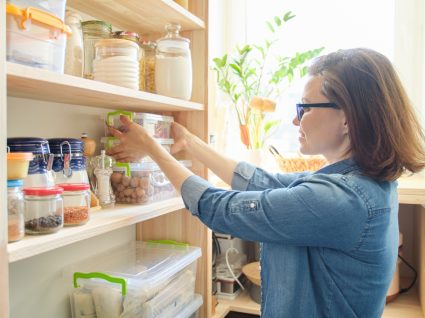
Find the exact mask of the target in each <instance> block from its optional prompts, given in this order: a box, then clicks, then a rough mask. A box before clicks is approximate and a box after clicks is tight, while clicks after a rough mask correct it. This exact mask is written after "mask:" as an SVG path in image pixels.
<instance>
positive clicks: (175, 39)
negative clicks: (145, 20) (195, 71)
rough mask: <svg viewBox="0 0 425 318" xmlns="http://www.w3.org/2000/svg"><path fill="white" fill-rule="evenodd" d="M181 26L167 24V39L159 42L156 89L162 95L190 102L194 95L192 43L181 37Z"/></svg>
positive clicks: (164, 38)
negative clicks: (190, 45)
mask: <svg viewBox="0 0 425 318" xmlns="http://www.w3.org/2000/svg"><path fill="white" fill-rule="evenodd" d="M180 28H181V27H180V25H179V24H167V25H166V26H165V30H166V32H167V34H166V35H165V37H163V38H161V39H159V40H158V41H157V49H156V62H155V88H156V92H157V93H158V94H161V95H165V96H170V97H175V98H180V99H184V100H189V99H190V97H191V95H192V58H191V53H190V47H189V44H190V41H189V39H186V38H184V37H181V36H180V34H179V32H180Z"/></svg>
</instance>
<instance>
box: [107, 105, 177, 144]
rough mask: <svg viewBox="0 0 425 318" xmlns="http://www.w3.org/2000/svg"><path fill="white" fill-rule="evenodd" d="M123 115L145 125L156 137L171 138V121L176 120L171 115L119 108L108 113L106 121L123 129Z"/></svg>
mask: <svg viewBox="0 0 425 318" xmlns="http://www.w3.org/2000/svg"><path fill="white" fill-rule="evenodd" d="M121 115H124V116H127V117H129V118H130V120H132V121H134V122H135V123H137V124H139V125H140V126H143V128H145V129H146V130H147V131H148V132H149V133H150V135H151V136H152V137H154V138H159V139H170V137H171V123H172V122H173V121H174V118H173V117H171V116H162V115H157V114H150V113H134V112H128V111H122V110H117V111H114V112H109V113H108V114H107V115H106V123H107V124H108V125H109V126H112V127H114V128H115V129H118V130H122V126H121V125H122V124H121V121H120V116H121Z"/></svg>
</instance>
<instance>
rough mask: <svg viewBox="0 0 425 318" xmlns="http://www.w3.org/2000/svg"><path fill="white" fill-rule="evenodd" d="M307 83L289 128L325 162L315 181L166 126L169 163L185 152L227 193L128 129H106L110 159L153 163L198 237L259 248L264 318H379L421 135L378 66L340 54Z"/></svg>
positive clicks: (380, 60) (320, 64)
mask: <svg viewBox="0 0 425 318" xmlns="http://www.w3.org/2000/svg"><path fill="white" fill-rule="evenodd" d="M309 75H310V78H309V80H308V82H307V84H306V85H305V88H304V92H303V98H302V104H297V107H296V109H297V116H296V117H295V118H294V120H293V123H294V124H295V125H296V126H299V142H300V151H301V152H302V153H303V154H322V155H323V156H324V157H325V158H326V160H327V161H328V165H327V166H325V167H324V168H322V169H320V170H319V171H317V172H314V173H291V174H270V173H267V172H266V171H264V170H262V169H260V168H257V167H254V166H252V165H250V164H248V163H245V162H239V163H238V162H236V161H233V160H230V159H228V158H226V157H225V156H223V155H222V154H220V153H217V152H215V151H214V150H213V149H211V148H209V147H208V145H206V144H205V143H204V142H202V141H201V140H200V139H198V138H197V137H195V136H194V135H192V134H190V133H189V132H188V131H187V130H186V129H185V128H184V127H182V126H180V125H179V124H173V127H172V130H173V136H174V139H175V141H176V144H175V145H174V147H173V152H177V151H180V150H183V149H184V150H186V151H188V152H189V153H190V154H191V155H192V156H193V157H194V158H196V159H197V160H200V161H201V162H202V163H204V164H205V165H206V166H207V167H208V168H209V169H211V170H212V171H213V172H214V173H215V174H216V175H218V176H219V177H220V178H221V179H223V180H224V181H225V182H227V183H228V184H231V185H232V188H233V190H232V191H226V190H222V189H217V188H214V187H213V186H212V185H211V184H209V183H208V182H207V181H205V180H203V179H202V178H200V177H198V176H195V175H193V174H192V173H191V172H190V171H189V170H187V169H186V168H184V167H181V166H180V165H179V163H178V162H177V161H176V160H175V159H174V158H173V157H172V156H171V155H170V154H168V153H167V152H166V151H165V150H163V149H162V147H161V146H160V145H158V144H157V143H156V142H155V141H154V140H153V138H151V137H150V136H149V135H148V134H147V133H146V131H145V130H144V129H143V128H142V127H140V126H138V125H136V124H133V123H131V122H130V121H128V120H127V119H126V118H122V119H121V120H122V122H123V124H124V125H126V126H127V128H128V131H127V132H126V133H122V132H119V131H116V130H113V129H111V132H112V133H113V134H114V135H115V136H116V137H118V138H119V139H120V141H121V144H120V145H118V146H116V147H115V148H113V149H112V150H111V152H110V154H111V155H113V156H115V158H116V159H117V160H120V161H132V160H135V159H138V158H140V157H142V156H144V155H149V156H151V157H152V158H153V160H155V161H156V162H157V163H158V165H159V166H160V168H161V169H162V170H163V171H164V172H165V174H166V175H167V177H168V178H169V179H170V181H171V182H172V183H173V184H174V186H175V187H176V189H179V190H180V191H181V194H182V197H183V200H184V202H185V205H186V207H187V209H188V210H189V211H190V212H191V213H192V214H194V215H196V216H197V217H199V219H200V220H201V221H202V222H204V223H205V224H206V225H207V226H208V227H210V228H211V229H213V230H215V231H218V232H224V233H230V234H232V235H234V236H237V237H240V238H242V239H246V240H251V241H260V242H262V250H261V282H262V283H261V287H262V315H263V317H291V318H293V317H295V318H298V317H309V318H312V317H336V318H341V317H344V318H349V317H366V318H372V317H380V316H381V314H382V312H383V309H384V304H385V296H386V292H387V289H388V286H389V284H390V281H391V278H392V276H393V273H394V269H395V263H396V258H397V249H398V220H397V214H398V201H397V183H396V181H395V180H396V179H397V178H398V177H400V175H401V174H402V173H403V172H404V171H411V172H417V171H419V170H421V169H422V168H423V167H424V166H425V150H424V134H423V132H422V130H421V127H420V125H419V123H418V121H417V119H416V118H415V115H414V111H413V109H412V107H411V105H410V103H409V101H408V99H407V96H406V94H405V92H404V90H403V88H402V85H401V83H400V80H399V79H398V77H397V75H396V73H395V71H394V69H393V67H392V65H391V63H390V62H389V60H388V59H387V58H385V57H384V56H383V55H381V54H379V53H377V52H375V51H372V50H369V49H350V50H342V51H338V52H335V53H331V54H329V55H325V56H323V57H321V58H318V59H317V60H316V61H315V63H314V64H313V65H312V66H311V67H310V70H309Z"/></svg>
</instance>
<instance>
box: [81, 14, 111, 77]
mask: <svg viewBox="0 0 425 318" xmlns="http://www.w3.org/2000/svg"><path fill="white" fill-rule="evenodd" d="M81 25H82V28H83V39H84V77H85V78H90V79H92V78H93V60H94V56H95V55H94V53H95V47H94V46H95V44H96V42H97V41H99V40H102V39H108V38H110V37H111V31H112V26H111V24H109V23H106V22H104V21H97V20H91V21H84V22H82V23H81Z"/></svg>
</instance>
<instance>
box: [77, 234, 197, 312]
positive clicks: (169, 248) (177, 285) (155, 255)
mask: <svg viewBox="0 0 425 318" xmlns="http://www.w3.org/2000/svg"><path fill="white" fill-rule="evenodd" d="M200 256H201V249H200V248H199V247H190V246H187V245H185V244H176V243H171V244H170V243H169V242H167V244H163V243H155V242H132V243H131V244H126V245H125V246H119V247H118V248H115V249H112V250H109V251H107V252H105V253H104V254H102V255H96V256H95V257H93V258H91V259H88V260H86V261H85V262H84V263H80V264H77V265H74V266H72V267H71V268H70V269H69V273H70V274H72V276H73V283H74V289H73V290H72V292H71V308H72V317H73V318H80V317H97V318H126V317H144V318H157V317H161V318H165V317H170V318H175V317H181V318H188V317H192V316H193V315H194V314H195V315H196V312H197V310H198V309H199V307H200V306H201V305H202V297H201V296H200V295H196V294H195V278H196V260H197V259H198V258H199V257H200Z"/></svg>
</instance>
